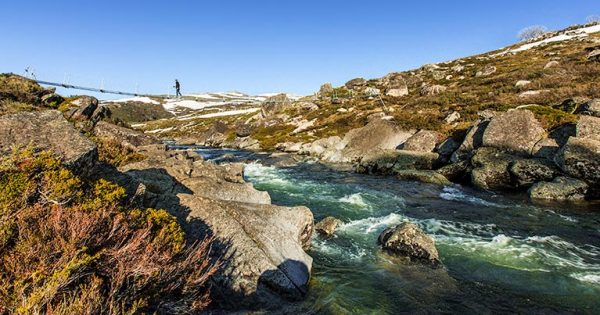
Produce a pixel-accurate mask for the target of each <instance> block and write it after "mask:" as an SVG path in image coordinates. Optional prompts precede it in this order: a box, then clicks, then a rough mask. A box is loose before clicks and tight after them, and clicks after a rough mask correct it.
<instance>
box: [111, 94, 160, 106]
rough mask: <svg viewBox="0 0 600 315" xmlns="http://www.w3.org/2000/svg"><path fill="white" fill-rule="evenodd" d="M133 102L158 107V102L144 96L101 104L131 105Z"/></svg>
mask: <svg viewBox="0 0 600 315" xmlns="http://www.w3.org/2000/svg"><path fill="white" fill-rule="evenodd" d="M133 102H137V103H146V104H152V105H160V102H158V101H155V100H153V99H151V98H149V97H146V96H137V97H130V98H122V99H116V100H109V101H104V102H103V103H133Z"/></svg>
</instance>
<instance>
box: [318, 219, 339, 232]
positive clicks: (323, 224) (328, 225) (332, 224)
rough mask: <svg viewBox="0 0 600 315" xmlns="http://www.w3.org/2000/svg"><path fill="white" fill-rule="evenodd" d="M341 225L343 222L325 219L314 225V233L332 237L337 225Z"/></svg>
mask: <svg viewBox="0 0 600 315" xmlns="http://www.w3.org/2000/svg"><path fill="white" fill-rule="evenodd" d="M342 223H343V222H342V220H340V219H336V218H334V217H326V218H325V219H323V220H321V221H319V223H317V224H315V231H317V232H318V233H319V234H321V235H324V236H332V235H333V233H334V232H335V229H336V228H337V227H338V225H341V224H342Z"/></svg>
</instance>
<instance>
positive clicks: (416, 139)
mask: <svg viewBox="0 0 600 315" xmlns="http://www.w3.org/2000/svg"><path fill="white" fill-rule="evenodd" d="M439 138H440V135H439V134H438V133H437V132H435V131H431V130H420V131H419V132H417V133H415V134H414V135H412V136H411V137H410V138H408V139H406V142H404V144H403V145H402V149H403V150H408V151H417V152H433V150H434V149H435V147H436V144H437V143H438V142H439Z"/></svg>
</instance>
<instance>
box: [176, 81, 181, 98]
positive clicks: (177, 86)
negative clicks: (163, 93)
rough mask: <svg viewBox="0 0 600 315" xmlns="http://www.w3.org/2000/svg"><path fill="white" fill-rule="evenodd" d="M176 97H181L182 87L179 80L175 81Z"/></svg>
mask: <svg viewBox="0 0 600 315" xmlns="http://www.w3.org/2000/svg"><path fill="white" fill-rule="evenodd" d="M175 97H177V98H179V97H181V85H180V84H179V80H177V79H175Z"/></svg>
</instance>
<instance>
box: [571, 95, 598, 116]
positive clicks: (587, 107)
mask: <svg viewBox="0 0 600 315" xmlns="http://www.w3.org/2000/svg"><path fill="white" fill-rule="evenodd" d="M575 113H576V114H581V115H589V116H594V117H600V98H597V99H593V100H591V101H588V102H586V103H584V104H582V105H581V106H580V107H579V108H578V109H577V110H576V111H575Z"/></svg>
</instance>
